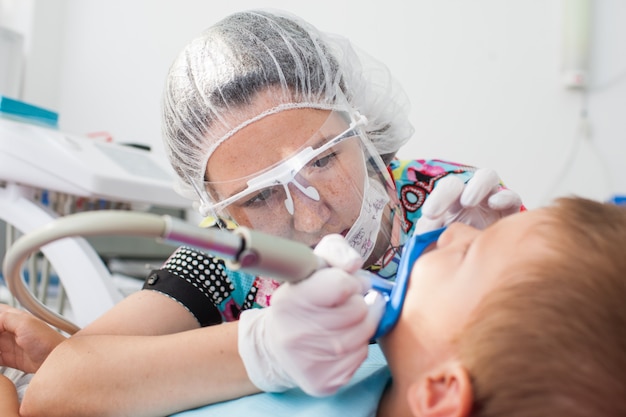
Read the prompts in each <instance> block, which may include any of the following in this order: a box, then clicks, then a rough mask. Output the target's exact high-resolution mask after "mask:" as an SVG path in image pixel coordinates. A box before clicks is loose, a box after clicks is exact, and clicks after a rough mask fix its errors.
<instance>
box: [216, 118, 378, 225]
mask: <svg viewBox="0 0 626 417" xmlns="http://www.w3.org/2000/svg"><path fill="white" fill-rule="evenodd" d="M365 123H366V119H365V117H363V116H361V115H359V114H356V115H353V117H350V115H349V114H348V113H345V112H338V111H333V112H331V113H330V116H329V117H328V120H327V122H326V123H325V125H324V126H322V127H321V128H320V130H319V131H318V132H317V134H316V135H314V136H313V137H312V138H311V139H309V140H307V142H305V143H304V145H303V146H302V147H301V148H300V149H299V150H298V151H297V152H296V153H295V154H293V155H291V156H289V157H288V158H286V159H284V160H282V161H280V162H278V163H277V164H274V165H273V166H270V167H268V168H266V169H264V170H261V171H259V172H257V173H255V174H253V175H249V176H248V177H247V178H239V179H235V180H232V181H228V182H211V181H207V182H205V183H204V190H205V191H206V193H207V195H208V197H209V199H208V200H209V201H210V203H209V204H208V209H209V211H210V212H211V213H212V215H214V216H216V217H218V218H221V219H230V220H233V221H235V223H237V224H239V225H244V226H247V227H251V228H254V229H257V230H261V231H266V232H269V233H271V234H274V235H278V236H285V237H290V236H289V234H288V233H283V232H281V231H279V229H280V227H281V225H282V224H283V223H285V222H287V223H291V222H293V221H294V220H293V216H294V215H296V211H297V208H296V206H297V204H296V200H297V201H298V202H299V207H302V206H303V205H304V206H306V205H309V206H310V205H312V204H315V203H320V202H322V201H326V199H330V198H331V197H332V199H333V200H341V199H343V200H345V199H347V198H348V195H350V194H353V195H354V197H353V198H352V201H350V205H351V206H352V207H356V211H357V214H358V208H359V207H361V202H362V198H363V188H364V183H365V178H366V176H367V175H368V167H367V161H368V159H369V158H370V156H369V155H366V154H367V153H368V152H369V150H366V146H364V145H363V143H362V142H363V141H364V140H366V138H364V137H363V136H364V134H363V133H362V132H361V127H362V126H363V125H364V124H365ZM336 132H340V133H338V134H337V133H336ZM225 190H226V191H225ZM233 191H234V192H233ZM333 202H334V201H333ZM331 205H332V204H331ZM346 205H347V203H346ZM344 211H345V210H342V212H344ZM318 214H319V213H318ZM290 217H291V218H290ZM353 217H356V216H353ZM353 220H354V218H353V219H352V221H353ZM348 226H350V225H348ZM337 232H341V230H338V231H337Z"/></svg>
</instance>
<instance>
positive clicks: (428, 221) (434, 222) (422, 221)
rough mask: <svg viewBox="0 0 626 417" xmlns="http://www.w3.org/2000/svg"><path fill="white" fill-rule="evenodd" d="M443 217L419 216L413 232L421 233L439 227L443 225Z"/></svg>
mask: <svg viewBox="0 0 626 417" xmlns="http://www.w3.org/2000/svg"><path fill="white" fill-rule="evenodd" d="M444 221H445V220H444V218H443V217H437V218H430V217H423V216H422V217H420V218H419V219H418V220H417V223H416V224H415V229H414V232H413V233H414V234H416V235H421V234H423V233H426V232H430V231H431V230H435V229H439V228H441V227H443V226H444Z"/></svg>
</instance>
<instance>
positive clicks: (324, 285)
mask: <svg viewBox="0 0 626 417" xmlns="http://www.w3.org/2000/svg"><path fill="white" fill-rule="evenodd" d="M362 293H363V281H362V280H361V279H359V278H356V277H355V276H353V275H350V274H349V273H347V272H346V271H343V270H341V269H338V268H324V269H321V270H319V271H317V272H315V273H313V274H312V275H311V276H310V277H308V278H307V279H305V280H303V281H300V282H298V283H295V284H292V283H285V284H283V285H281V286H280V287H278V288H277V289H276V291H274V294H272V298H271V304H272V305H277V304H281V303H284V304H288V305H296V304H304V303H308V304H312V305H317V306H320V307H333V306H337V305H340V304H341V303H343V302H345V300H346V299H348V298H349V297H350V296H352V295H354V294H362Z"/></svg>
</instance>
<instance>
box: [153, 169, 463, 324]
mask: <svg viewBox="0 0 626 417" xmlns="http://www.w3.org/2000/svg"><path fill="white" fill-rule="evenodd" d="M388 168H389V171H390V173H391V174H392V177H393V179H394V181H395V185H396V191H397V193H396V196H397V200H396V201H393V202H392V203H395V204H394V207H395V209H394V210H393V216H394V217H395V216H400V218H399V219H397V220H399V221H394V224H397V225H399V226H398V227H397V228H396V227H395V226H394V230H393V231H392V233H394V234H395V235H396V241H397V242H399V245H398V246H396V247H390V248H389V249H388V251H387V253H386V254H385V255H384V256H383V257H382V258H381V259H380V260H379V261H378V263H377V264H376V265H373V266H371V267H370V268H368V269H370V270H371V271H373V272H375V273H376V274H378V275H380V276H381V277H383V278H386V279H390V280H393V279H395V274H396V270H397V265H398V262H399V260H400V255H399V253H400V252H401V249H402V246H403V245H404V243H405V242H406V240H407V238H408V237H409V236H411V234H412V232H413V229H414V227H415V223H416V222H417V220H418V219H419V218H420V215H421V207H422V205H423V204H424V201H425V200H426V198H427V197H428V195H429V194H430V193H431V192H432V191H433V189H434V188H435V186H436V185H437V182H438V181H439V180H440V179H441V178H443V177H445V176H447V175H456V176H459V177H460V178H461V179H462V180H463V182H467V181H468V180H469V179H470V178H471V177H472V175H473V174H474V171H475V168H473V167H469V166H465V165H460V164H456V163H453V162H445V161H441V160H428V161H425V160H411V161H400V160H393V161H392V162H391V163H390V165H389V167H388ZM396 229H397V230H396ZM279 285H280V283H279V282H278V281H275V280H273V279H271V278H263V277H255V276H253V275H250V274H246V273H243V272H240V271H231V270H229V269H227V268H226V266H225V265H224V262H223V261H221V260H220V259H217V258H215V257H213V256H212V255H209V254H207V253H204V252H201V251H198V250H196V249H192V248H189V247H184V246H181V247H180V248H178V249H177V250H176V251H175V252H174V253H173V254H172V255H171V256H170V257H169V259H167V261H165V263H164V265H163V266H162V267H161V269H159V270H155V271H152V272H151V273H150V274H149V275H148V277H147V278H146V282H145V283H144V286H143V288H144V289H148V290H154V291H159V292H161V293H163V294H165V295H167V296H169V297H171V298H173V299H175V300H176V301H178V302H179V303H181V304H182V305H183V306H184V307H185V308H187V309H188V310H189V311H190V312H191V313H192V314H193V315H194V316H195V317H196V319H197V320H198V322H199V323H200V325H201V326H210V325H213V324H219V323H222V322H225V321H233V320H237V319H238V318H239V314H241V312H242V311H243V310H246V309H250V308H262V307H267V306H269V304H270V298H271V295H272V293H273V292H274V290H275V289H276V288H277V287H278V286H279Z"/></svg>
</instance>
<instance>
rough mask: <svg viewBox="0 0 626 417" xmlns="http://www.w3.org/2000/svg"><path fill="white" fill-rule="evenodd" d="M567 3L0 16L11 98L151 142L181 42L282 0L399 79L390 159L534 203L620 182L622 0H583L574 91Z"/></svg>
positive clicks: (99, 6)
mask: <svg viewBox="0 0 626 417" xmlns="http://www.w3.org/2000/svg"><path fill="white" fill-rule="evenodd" d="M563 1H573V0H411V1H407V0H385V1H380V0H378V1H369V0H360V1H354V0H343V1H338V0H332V1H331V0H316V1H293V0H284V1H279V0H275V1H265V2H260V1H245V0H229V1H219V2H218V1H210V0H107V1H104V0H19V5H18V0H13V1H11V0H0V6H2V8H1V9H0V24H5V25H9V26H10V25H13V26H14V27H16V28H17V30H21V31H22V32H24V34H25V38H26V51H25V52H26V56H25V57H26V69H25V76H24V80H23V87H22V93H21V96H22V97H21V98H22V99H24V100H26V101H28V102H31V103H34V104H37V105H40V106H43V107H46V108H49V109H52V110H55V111H57V112H59V114H60V126H61V128H62V129H63V130H66V131H70V132H72V133H87V132H98V131H106V132H109V133H110V134H111V135H112V136H113V137H114V139H115V140H116V141H119V142H133V143H142V144H148V145H150V146H152V147H153V149H155V151H156V152H162V145H161V138H160V120H159V106H160V95H161V90H162V86H163V82H164V78H165V75H166V72H167V70H168V67H169V65H170V63H171V62H172V60H173V59H174V57H175V56H176V54H177V53H178V51H179V50H180V49H181V48H182V47H183V46H184V45H185V43H187V41H189V40H190V39H191V38H192V37H194V36H196V35H197V34H198V33H199V32H201V31H202V30H203V29H204V28H206V27H207V26H209V25H211V24H213V23H214V22H216V21H218V20H219V19H221V18H223V17H224V16H226V15H227V14H229V13H231V12H234V11H238V10H244V9H249V8H255V7H272V8H281V9H285V10H289V11H291V12H293V13H295V14H298V15H300V16H302V17H304V18H305V19H307V20H309V21H310V22H311V23H313V24H315V25H316V26H318V27H319V28H321V29H323V30H326V31H331V32H336V33H341V34H343V35H345V36H347V37H348V38H350V39H351V40H352V41H353V42H354V43H356V44H357V45H359V46H360V47H361V48H363V49H365V50H366V51H368V52H369V53H370V54H371V55H373V56H375V57H378V58H379V59H381V60H383V61H384V62H386V63H387V65H388V66H389V67H390V69H391V71H392V72H393V73H394V74H395V75H396V77H397V78H398V79H399V80H400V82H401V84H402V85H403V86H404V87H405V89H406V90H407V93H408V94H409V97H410V98H411V101H412V110H411V120H412V122H413V123H414V125H415V128H416V132H415V135H414V137H413V138H412V139H411V141H410V142H409V144H407V145H406V146H405V147H404V148H403V149H402V150H401V151H400V156H401V157H411V158H418V157H419V158H443V159H448V160H453V161H458V162H464V163H468V164H473V165H477V166H482V167H492V168H494V169H496V170H497V172H498V173H499V174H500V176H501V177H502V179H503V180H504V182H505V183H506V184H507V185H508V186H509V187H510V188H512V189H514V190H516V191H517V192H519V193H520V194H521V196H522V197H523V200H524V201H525V203H526V205H527V206H528V207H530V208H533V207H536V206H538V205H541V204H544V203H546V202H548V201H549V199H551V198H552V197H554V196H558V195H564V194H570V193H575V194H578V195H583V196H587V197H591V198H596V199H600V200H605V199H607V198H609V197H610V196H611V195H613V194H626V176H625V175H624V174H623V173H622V169H623V168H622V167H623V166H624V165H625V163H626V53H625V52H624V51H625V49H624V45H626V42H625V41H626V25H625V24H623V22H625V21H626V1H624V0H595V1H594V0H591V1H592V12H593V13H592V16H591V49H590V86H589V88H587V89H586V90H572V89H567V88H565V87H564V85H563V82H562V74H563V71H562V59H561V56H562V52H563V48H562V40H563V39H562V38H563V36H562V34H563V31H562V25H563V16H564V13H563ZM24 16H26V18H25V17H24ZM583 113H584V114H586V115H587V120H588V123H589V126H588V129H587V130H586V131H587V132H588V134H586V135H583V134H580V132H581V131H585V130H584V129H583V130H581V114H583Z"/></svg>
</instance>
